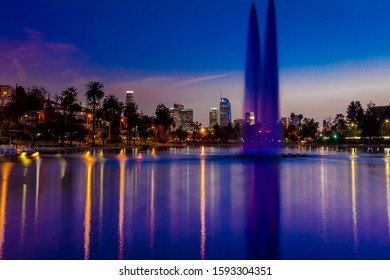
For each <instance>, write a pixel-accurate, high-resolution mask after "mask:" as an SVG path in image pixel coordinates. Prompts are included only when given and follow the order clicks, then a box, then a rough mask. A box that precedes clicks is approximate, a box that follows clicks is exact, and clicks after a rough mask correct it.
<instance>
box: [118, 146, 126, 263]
mask: <svg viewBox="0 0 390 280" xmlns="http://www.w3.org/2000/svg"><path fill="white" fill-rule="evenodd" d="M118 160H119V220H118V235H119V242H118V243H119V244H118V247H119V248H118V259H120V260H121V259H123V247H124V237H123V236H124V219H125V166H126V156H125V154H124V152H121V153H120V155H118Z"/></svg>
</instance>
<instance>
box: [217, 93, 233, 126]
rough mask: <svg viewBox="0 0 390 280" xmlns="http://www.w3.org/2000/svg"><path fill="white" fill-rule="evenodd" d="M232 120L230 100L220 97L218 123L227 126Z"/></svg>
mask: <svg viewBox="0 0 390 280" xmlns="http://www.w3.org/2000/svg"><path fill="white" fill-rule="evenodd" d="M231 122H232V112H231V105H230V101H229V99H227V98H221V102H220V103H219V125H220V126H221V127H224V126H228V125H229V123H231Z"/></svg>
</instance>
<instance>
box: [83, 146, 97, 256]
mask: <svg viewBox="0 0 390 280" xmlns="http://www.w3.org/2000/svg"><path fill="white" fill-rule="evenodd" d="M84 160H85V163H86V165H87V171H86V173H87V174H86V184H85V213H84V259H85V260H88V259H89V257H90V246H91V207H92V203H91V191H92V190H91V189H92V168H93V165H94V164H95V158H94V157H93V156H91V155H90V154H86V155H85V156H84Z"/></svg>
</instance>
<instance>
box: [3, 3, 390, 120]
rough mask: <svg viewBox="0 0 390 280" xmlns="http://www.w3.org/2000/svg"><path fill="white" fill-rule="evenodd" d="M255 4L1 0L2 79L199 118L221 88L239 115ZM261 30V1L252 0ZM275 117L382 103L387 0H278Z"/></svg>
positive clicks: (389, 37) (319, 115) (388, 38)
mask: <svg viewBox="0 0 390 280" xmlns="http://www.w3.org/2000/svg"><path fill="white" fill-rule="evenodd" d="M251 3H252V1H250V0H248V1H233V0H227V1H223V2H220V1H212V2H210V1H205V0H200V1H186V2H183V1H177V0H176V1H175V0H167V1H164V2H161V1H156V0H148V1H141V2H139V1H124V0H118V1H117V2H115V5H114V4H113V3H112V2H110V1H108V0H102V1H99V2H98V3H96V1H90V0H86V1H82V3H80V1H75V0H69V1H65V0H59V1H55V2H53V1H48V0H37V1H34V2H31V1H23V0H22V1H18V3H16V2H15V3H14V2H12V3H11V1H8V2H7V3H5V4H2V17H3V23H6V24H2V25H1V27H0V65H1V67H0V84H10V85H15V84H16V83H18V84H20V85H22V86H25V87H28V86H31V85H39V86H44V87H46V88H47V89H48V90H49V91H50V92H51V93H52V94H56V93H58V92H60V91H62V90H63V89H65V88H66V87H69V86H75V87H77V88H78V91H79V96H80V99H82V97H83V95H84V92H85V85H86V84H87V83H88V82H89V81H100V82H101V83H103V84H104V86H105V90H106V93H107V94H115V95H117V96H118V97H119V99H120V100H122V101H124V96H125V92H126V91H127V90H134V92H135V100H136V102H137V103H138V105H139V108H140V109H142V110H143V111H144V113H146V114H152V113H153V112H154V110H155V108H156V106H157V105H158V104H159V103H164V104H165V105H167V106H169V107H171V106H173V103H174V102H181V103H184V104H185V106H186V107H188V108H192V109H194V119H195V120H197V121H200V122H202V123H203V124H206V125H207V124H208V110H209V108H210V107H218V104H219V96H220V92H221V91H222V95H223V96H224V97H227V98H229V99H230V100H231V103H232V114H233V118H240V117H242V116H241V114H242V99H243V91H244V90H243V84H244V83H243V79H244V73H243V69H244V63H245V49H246V46H245V44H246V36H247V24H248V19H249V8H250V5H251ZM255 3H256V6H257V9H258V14H259V17H260V22H259V23H260V32H261V37H262V38H263V37H264V36H263V35H264V21H265V9H266V1H255ZM275 3H276V14H277V29H278V42H279V50H278V52H279V63H280V65H279V66H280V95H281V100H280V107H281V115H282V116H286V115H289V114H290V113H291V112H295V113H303V114H304V115H305V116H308V117H314V118H315V119H316V120H317V121H319V122H321V121H322V119H323V118H325V117H329V116H334V115H335V114H336V113H345V110H346V107H347V105H348V104H349V102H350V101H352V100H360V101H361V102H362V104H364V105H365V104H366V103H368V102H369V100H373V101H374V102H375V103H376V104H377V105H387V104H389V103H390V98H389V92H390V82H388V81H390V79H389V77H390V52H389V50H390V28H388V27H389V26H390V18H389V17H388V14H390V3H389V2H388V1H385V0H373V1H368V0H358V1H353V2H351V1H342V2H340V1H336V0H329V1H320V0H312V1H308V0H301V1H296V2H294V3H292V2H291V1H287V0H276V1H275Z"/></svg>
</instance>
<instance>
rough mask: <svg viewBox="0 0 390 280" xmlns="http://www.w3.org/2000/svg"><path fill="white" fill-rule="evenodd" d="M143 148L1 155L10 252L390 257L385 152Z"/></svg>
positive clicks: (1, 218)
mask: <svg viewBox="0 0 390 280" xmlns="http://www.w3.org/2000/svg"><path fill="white" fill-rule="evenodd" d="M132 152H133V153H126V151H122V152H121V153H120V154H118V155H115V154H103V153H101V152H100V151H98V152H96V153H90V154H87V155H83V156H80V155H75V154H70V155H62V156H55V155H43V156H41V157H40V158H37V159H34V160H31V159H30V160H26V159H20V160H18V161H12V162H7V161H4V160H2V161H0V178H1V190H0V259H275V258H281V259H390V250H389V249H390V159H389V158H388V157H386V155H385V154H366V153H361V151H356V150H353V149H352V150H350V151H345V152H335V151H334V150H329V149H328V150H326V148H324V149H323V148H318V149H317V148H313V149H312V150H311V153H310V154H309V157H307V158H279V159H272V158H270V159H264V158H263V159H256V158H237V157H235V156H234V151H229V150H220V149H216V148H199V149H172V150H169V151H164V152H161V151H155V150H153V151H150V152H142V157H139V151H132ZM300 152H301V153H302V152H310V151H304V150H300Z"/></svg>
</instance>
